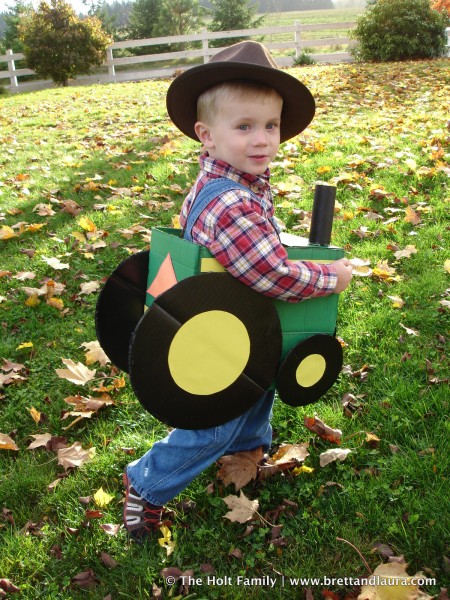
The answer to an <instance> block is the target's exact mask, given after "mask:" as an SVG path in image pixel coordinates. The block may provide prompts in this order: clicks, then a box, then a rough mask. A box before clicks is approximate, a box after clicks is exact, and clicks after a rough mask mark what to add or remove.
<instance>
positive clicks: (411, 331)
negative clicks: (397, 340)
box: [400, 323, 420, 335]
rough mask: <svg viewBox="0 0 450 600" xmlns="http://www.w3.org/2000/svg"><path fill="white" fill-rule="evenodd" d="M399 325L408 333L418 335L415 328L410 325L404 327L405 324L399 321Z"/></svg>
mask: <svg viewBox="0 0 450 600" xmlns="http://www.w3.org/2000/svg"><path fill="white" fill-rule="evenodd" d="M400 327H403V329H404V330H405V331H406V333H407V334H408V335H420V334H419V332H418V331H416V330H415V329H411V328H410V327H406V326H405V325H403V323H400Z"/></svg>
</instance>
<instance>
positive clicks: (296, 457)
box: [258, 442, 309, 479]
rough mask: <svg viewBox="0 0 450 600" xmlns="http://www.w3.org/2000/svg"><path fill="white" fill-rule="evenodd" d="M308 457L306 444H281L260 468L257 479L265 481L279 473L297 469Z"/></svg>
mask: <svg viewBox="0 0 450 600" xmlns="http://www.w3.org/2000/svg"><path fill="white" fill-rule="evenodd" d="M308 456H309V452H308V444H307V443H306V442H304V443H302V444H281V445H280V447H279V448H278V450H277V452H275V454H273V455H272V456H270V457H269V458H268V460H267V461H266V462H265V463H264V464H262V465H261V466H260V471H259V475H258V478H259V479H266V478H267V477H269V476H271V475H275V474H276V473H279V472H280V471H287V470H289V469H293V468H295V467H298V466H299V465H300V463H301V462H303V461H304V460H305V458H306V457H308Z"/></svg>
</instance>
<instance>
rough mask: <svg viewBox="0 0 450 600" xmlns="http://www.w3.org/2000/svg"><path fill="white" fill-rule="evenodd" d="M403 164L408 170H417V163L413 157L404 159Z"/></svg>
mask: <svg viewBox="0 0 450 600" xmlns="http://www.w3.org/2000/svg"><path fill="white" fill-rule="evenodd" d="M405 164H406V166H407V167H408V169H409V170H410V171H416V170H417V163H416V161H415V160H414V159H413V158H407V159H406V160H405Z"/></svg>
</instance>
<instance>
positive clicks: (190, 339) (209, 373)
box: [168, 310, 250, 396]
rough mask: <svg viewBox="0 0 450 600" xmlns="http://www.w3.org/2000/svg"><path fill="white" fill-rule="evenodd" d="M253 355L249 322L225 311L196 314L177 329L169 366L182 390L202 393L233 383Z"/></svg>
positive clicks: (215, 390) (171, 345)
mask: <svg viewBox="0 0 450 600" xmlns="http://www.w3.org/2000/svg"><path fill="white" fill-rule="evenodd" d="M249 356H250V338H249V336H248V333H247V329H246V327H245V325H244V324H243V323H242V321H240V320H239V319H238V318H237V317H235V316H233V315H232V314H231V313H228V312H225V311H223V310H210V311H207V312H203V313H200V314H198V315H195V317H192V318H191V319H189V321H186V323H184V324H183V325H182V326H181V327H180V329H179V330H178V331H177V333H176V335H175V337H174V338H173V340H172V343H171V344H170V348H169V356H168V361H169V369H170V373H171V375H172V377H173V380H174V381H175V383H176V384H177V385H178V387H180V388H181V389H183V390H185V391H186V392H189V393H191V394H195V395H198V396H208V395H210V394H215V393H216V392H220V391H221V390H224V389H226V388H227V387H228V386H230V385H231V384H232V383H233V382H234V381H236V379H237V378H238V377H239V375H240V374H241V373H242V371H243V370H244V368H245V366H246V365H247V362H248V359H249Z"/></svg>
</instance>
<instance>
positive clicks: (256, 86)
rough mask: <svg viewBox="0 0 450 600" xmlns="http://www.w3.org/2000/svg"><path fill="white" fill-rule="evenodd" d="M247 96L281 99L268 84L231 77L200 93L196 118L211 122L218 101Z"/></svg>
mask: <svg viewBox="0 0 450 600" xmlns="http://www.w3.org/2000/svg"><path fill="white" fill-rule="evenodd" d="M249 96H251V99H252V100H254V99H258V98H261V97H276V98H280V99H281V100H282V97H281V95H280V94H279V93H278V92H277V91H276V90H275V89H274V88H272V87H270V86H269V85H266V84H264V83H259V82H257V81H247V80H240V79H233V80H231V81H225V82H223V83H218V84H216V85H213V86H212V87H210V88H208V89H207V90H205V91H204V92H203V93H202V94H200V96H199V97H198V99H197V120H198V121H202V122H203V123H208V124H211V123H212V121H213V119H214V116H215V115H216V114H217V112H218V111H219V106H220V103H222V102H230V101H232V100H235V99H236V98H248V97H249Z"/></svg>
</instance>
